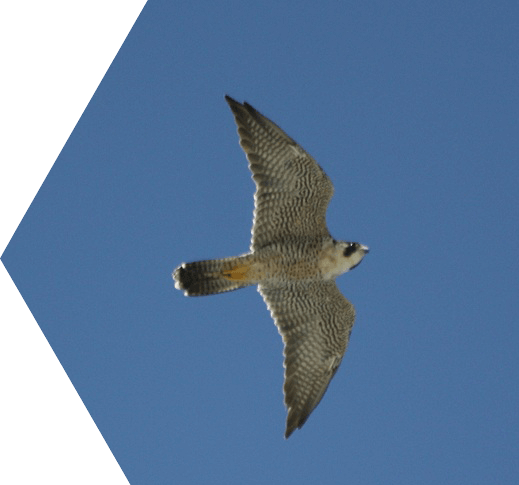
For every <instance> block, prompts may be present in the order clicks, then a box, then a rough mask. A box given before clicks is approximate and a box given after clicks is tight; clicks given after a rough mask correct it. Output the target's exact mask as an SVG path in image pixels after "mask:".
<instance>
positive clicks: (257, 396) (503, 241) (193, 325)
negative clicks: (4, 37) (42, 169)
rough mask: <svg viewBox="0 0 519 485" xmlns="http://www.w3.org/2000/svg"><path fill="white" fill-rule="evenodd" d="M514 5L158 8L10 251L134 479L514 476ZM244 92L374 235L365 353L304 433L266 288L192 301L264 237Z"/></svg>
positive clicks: (344, 285) (337, 220)
mask: <svg viewBox="0 0 519 485" xmlns="http://www.w3.org/2000/svg"><path fill="white" fill-rule="evenodd" d="M518 14H519V7H518V6H517V5H516V4H515V2H504V1H503V2H497V3H496V2H455V3H454V4H453V3H452V2H435V3H434V4H431V2H413V3H409V2H391V4H390V3H388V2H381V1H377V2H370V3H366V2H364V3H351V2H345V3H338V2H322V3H320V4H319V5H318V6H317V4H315V2H282V3H279V2H264V3H262V4H261V5H259V4H258V5H256V4H254V5H253V4H252V3H245V2H218V3H216V2H215V3H209V2H199V3H194V4H190V5H188V4H184V5H177V4H175V5H174V4H173V3H172V2H166V1H150V2H148V3H147V4H146V6H145V7H144V9H143V11H142V12H141V14H140V16H139V18H138V19H137V21H136V23H135V25H134V26H133V28H132V29H131V31H130V32H129V34H128V37H127V38H126V40H125V41H124V44H122V46H121V48H120V50H119V52H118V53H117V55H116V57H115V59H114V60H113V62H112V64H111V65H110V67H109V69H108V71H107V72H106V75H104V77H103V78H102V73H101V74H100V75H99V79H98V80H97V82H100V84H99V86H98V87H97V89H96V90H95V88H96V85H93V88H92V89H91V90H90V91H89V92H87V96H91V95H93V96H92V98H91V100H90V102H89V103H88V106H86V103H85V106H86V109H85V111H84V113H83V114H82V116H81V117H80V119H79V121H78V122H77V124H76V125H75V128H74V129H73V131H72V133H71V134H70V137H69V138H68V140H67V139H66V136H65V138H64V139H63V142H64V141H65V140H66V143H65V144H64V146H63V149H62V150H61V152H59V156H58V157H57V159H56V161H55V164H54V166H53V167H52V170H51V171H50V173H49V174H48V176H47V178H46V179H45V182H44V183H43V185H42V187H41V189H40V190H39V191H38V193H37V195H36V197H35V199H34V201H33V202H32V204H31V206H30V208H29V210H28V211H27V213H26V214H25V216H24V218H23V220H22V221H21V223H20V225H19V226H18V228H17V230H16V232H15V233H14V235H13V236H12V239H11V240H10V242H9V245H8V246H7V248H6V250H5V252H4V253H3V255H2V262H3V264H4V265H5V267H6V269H7V271H8V272H9V275H10V276H11V278H12V280H13V281H14V283H15V285H16V287H17V288H18V290H19V291H20V293H21V295H22V296H23V298H24V300H25V303H26V304H27V306H28V308H29V309H30V311H31V312H32V315H33V316H34V318H35V319H36V321H37V323H38V325H39V328H41V330H42V332H43V335H44V336H45V338H46V339H47V341H48V343H49V344H50V346H51V348H52V350H53V351H54V352H55V354H56V356H57V358H58V359H59V362H60V363H61V365H62V366H63V368H64V370H65V372H66V374H67V375H68V378H69V379H70V381H71V382H72V384H73V386H74V387H75V389H76V391H77V393H78V394H79V397H80V398H81V400H82V401H83V403H84V405H85V406H86V409H87V410H88V412H89V413H90V415H91V417H92V418H93V421H94V422H95V424H96V425H97V427H98V429H99V431H100V433H101V434H102V436H103V437H104V439H105V440H106V443H107V445H108V447H109V448H110V450H111V452H112V453H113V455H114V457H115V459H116V460H117V462H118V464H119V465H120V467H121V469H122V471H123V472H124V474H125V475H126V478H127V479H128V481H129V482H130V483H131V484H132V485H136V484H147V483H154V484H160V483H185V484H196V483H250V484H255V483H258V484H259V483H272V484H277V483H284V484H286V483H296V482H297V483H318V482H322V483H343V482H344V481H346V480H347V481H348V483H355V484H360V485H364V484H378V483H398V484H402V483H423V484H429V483H430V484H433V483H434V484H436V483H445V484H450V483H452V484H459V483H471V484H477V483H481V484H486V483H510V484H511V483H516V480H517V477H518V476H519V465H518V463H517V455H518V453H519V426H518V416H517V409H519V392H518V384H519V366H518V359H517V349H518V348H519V329H518V325H517V316H518V310H519V304H518V298H517V294H518V289H519V284H518V283H519V282H518V276H517V275H518V274H519V264H518V258H517V255H516V248H517V247H518V244H519V230H518V225H517V220H518V218H519V196H518V182H519V157H518V153H519V137H518V108H519V99H518V89H517V86H518V85H519V82H518V81H519V79H518V77H519V76H518V73H519V69H518V67H519V66H518V65H517V59H518V58H519V41H518V38H517V29H516V27H517V20H518ZM87 25H88V24H87ZM130 25H131V22H129V23H127V25H126V29H127V30H126V31H128V29H129V28H130ZM123 30H124V29H123ZM87 38H88V37H87ZM123 38H124V32H123V33H122V37H120V40H119V43H121V42H122V40H123ZM114 53H115V51H114ZM72 54H74V52H72ZM81 55H82V56H84V57H85V58H86V57H87V56H86V55H85V54H84V53H83V52H81ZM73 57H74V56H73ZM80 59H82V58H81V57H80ZM106 67H108V63H107V64H106V65H105V69H106ZM101 78H102V80H101ZM22 88H23V86H22ZM94 90H95V93H94ZM224 94H230V95H231V96H233V97H234V98H236V99H238V100H240V101H243V100H246V101H248V102H250V103H251V104H252V105H253V106H254V107H256V108H257V109H258V110H259V111H261V112H262V113H263V114H265V115H266V116H268V117H269V118H271V119H272V120H273V121H275V122H276V123H277V124H279V125H280V126H281V127H282V128H283V129H284V130H285V131H286V132H287V133H288V134H289V135H290V136H292V137H293V138H294V139H295V140H297V141H298V142H299V143H300V144H301V145H302V146H303V147H304V148H305V149H306V150H307V151H308V152H309V153H310V154H312V155H313V156H314V157H315V158H316V159H317V161H318V162H319V163H320V164H321V166H322V167H323V168H324V170H325V171H326V172H327V174H328V175H329V176H330V178H331V179H332V181H333V182H334V185H335V195H334V198H333V199H332V202H331V204H330V208H329V212H328V225H329V228H330V231H331V232H332V234H333V235H334V237H335V238H337V239H346V240H355V241H360V242H362V243H364V244H366V245H368V246H369V247H370V249H371V252H370V254H369V255H368V256H367V257H366V259H365V261H364V262H363V264H362V265H360V266H359V267H358V268H357V269H356V270H355V271H353V272H351V273H348V274H346V275H344V276H342V277H340V278H339V279H338V285H339V287H340V288H341V290H342V291H343V292H344V294H345V295H346V296H347V297H348V298H349V299H350V300H351V301H352V302H353V303H354V305H355V307H356V310H357V320H356V325H355V327H354V329H353V333H352V337H351V341H350V347H349V350H348V352H347V354H346V357H345V359H344V360H343V363H342V366H341V368H340V370H339V372H338V373H337V375H336V377H335V378H334V380H333V382H332V384H331V386H330V389H329V390H328V392H327V394H326V396H325V398H324V399H323V401H322V403H321V404H320V405H319V407H318V408H317V409H316V410H315V411H314V413H313V414H312V416H311V417H310V419H309V420H308V422H307V423H306V425H305V426H304V428H303V429H302V430H299V431H297V432H295V433H294V435H293V436H292V437H291V438H290V439H289V440H288V441H285V440H284V439H283V432H284V423H285V416H286V415H285V409H284V406H283V402H282V380H283V369H282V343H281V339H280V337H279V336H278V334H277V330H276V328H275V326H274V325H273V323H272V320H271V318H270V315H269V313H268V311H267V309H266V307H265V305H264V303H263V301H262V299H261V297H260V296H259V294H258V293H257V292H256V291H255V289H254V288H247V289H244V290H240V291H237V292H233V293H229V294H225V295H218V296H213V297H206V298H193V299H189V298H185V297H184V296H183V295H182V294H181V293H180V292H178V291H176V290H175V289H174V285H173V282H172V280H171V272H172V270H173V269H174V268H175V266H177V265H178V264H180V263H181V262H183V261H192V260H197V259H206V258H213V257H224V256H231V255H236V254H240V253H243V252H245V251H247V249H248V246H249V239H250V226H251V221H252V209H253V198H252V195H253V191H254V185H253V182H252V180H251V179H250V174H249V172H248V169H247V162H246V159H245V156H244V155H243V153H242V151H241V148H240V147H239V145H238V137H237V134H236V127H235V124H234V120H233V117H232V115H231V113H230V110H229V109H228V107H227V104H226V103H225V101H224V98H223V96H224ZM42 95H43V94H42ZM78 118H79V115H78ZM72 126H73V125H72ZM72 126H71V128H72ZM19 129H22V128H19ZM26 142H27V143H28V144H30V143H31V140H30V139H27V140H26ZM9 322H10V324H12V325H16V320H15V319H14V318H12V319H10V320H9ZM33 365H34V366H35V367H38V365H39V364H38V361H35V362H33ZM20 382H21V383H22V387H23V381H22V380H21V381H20ZM40 393H41V394H42V395H44V394H45V391H44V390H41V391H40ZM37 407H38V406H37V404H36V405H35V406H34V408H35V410H34V411H32V412H34V413H37ZM49 460H51V458H49ZM27 461H28V463H31V458H28V459H27ZM87 463H88V462H87ZM49 473H50V472H49ZM49 476H51V475H49Z"/></svg>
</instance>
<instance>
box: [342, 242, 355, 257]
mask: <svg viewBox="0 0 519 485" xmlns="http://www.w3.org/2000/svg"><path fill="white" fill-rule="evenodd" d="M356 250H357V247H356V246H355V243H350V244H349V246H347V247H346V248H345V249H344V257H345V258H347V257H348V256H349V255H350V254H352V253H354V252H355V251H356Z"/></svg>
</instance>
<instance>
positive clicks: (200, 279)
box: [173, 255, 255, 296]
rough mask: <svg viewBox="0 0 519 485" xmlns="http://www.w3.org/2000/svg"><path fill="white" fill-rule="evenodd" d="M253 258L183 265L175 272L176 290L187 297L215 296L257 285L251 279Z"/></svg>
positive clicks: (248, 256)
mask: <svg viewBox="0 0 519 485" xmlns="http://www.w3.org/2000/svg"><path fill="white" fill-rule="evenodd" d="M251 262H252V256H251V255H245V256H239V257H234V258H225V259H211V260H207V261H196V262H194V263H183V264H181V265H180V266H179V267H178V268H177V269H176V270H175V271H174V272H173V279H174V280H175V288H177V289H179V290H182V291H183V292H184V294H185V295H186V296H202V295H213V294H215V293H223V292H224V291H232V290H237V289H239V288H243V287H245V286H249V285H252V284H254V283H255V281H253V279H251V271H250V269H251Z"/></svg>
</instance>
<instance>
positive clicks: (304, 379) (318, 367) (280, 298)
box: [259, 281, 355, 438]
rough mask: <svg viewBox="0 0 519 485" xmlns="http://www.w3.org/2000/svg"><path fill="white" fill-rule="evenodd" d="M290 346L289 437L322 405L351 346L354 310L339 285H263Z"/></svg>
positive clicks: (286, 385) (287, 354)
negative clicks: (331, 381) (349, 342)
mask: <svg viewBox="0 0 519 485" xmlns="http://www.w3.org/2000/svg"><path fill="white" fill-rule="evenodd" d="M259 291H260V293H261V295H262V296H263V299H264V300H265V303H266V304H267V306H268V308H269V310H270V313H271V314H272V317H273V318H274V320H275V322H276V325H277V327H278V330H279V333H280V334H281V336H282V338H283V342H284V344H285V350H284V355H285V364H284V365H285V383H284V393H285V405H286V407H287V410H288V416H287V427H286V432H285V438H288V437H289V436H290V435H291V434H292V432H293V431H294V430H295V429H296V428H301V427H302V426H303V424H304V423H305V421H306V420H307V419H308V417H309V416H310V413H311V412H312V411H313V410H314V409H315V407H316V406H317V405H318V404H319V402H320V401H321V399H322V397H323V395H324V393H325V392H326V389H327V388H328V384H329V383H330V380H331V379H332V377H333V376H334V375H335V372H336V371H337V369H338V367H339V364H340V363H341V360H342V358H343V356H344V353H345V351H346V347H347V345H348V340H349V336H350V333H351V329H352V327H353V321H354V319H355V310H354V308H353V305H352V304H351V303H350V302H349V301H348V300H347V299H346V298H345V297H344V296H343V295H342V293H341V292H340V291H339V289H338V288H337V286H336V284H335V282H334V281H319V282H300V281H299V282H293V283H287V284H285V285H282V286H277V287H269V286H265V285H259Z"/></svg>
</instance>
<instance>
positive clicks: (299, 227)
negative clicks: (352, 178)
mask: <svg viewBox="0 0 519 485" xmlns="http://www.w3.org/2000/svg"><path fill="white" fill-rule="evenodd" d="M225 99H226V100H227V102H228V103H229V106H230V108H231V110H232V112H233V114H234V118H235V120H236V124H237V126H238V135H239V138H240V145H241V147H242V148H243V150H244V151H245V154H246V155H247V158H248V161H249V168H250V170H251V172H252V178H253V179H254V182H255V183H256V193H255V195H254V221H253V225H252V240H251V246H250V252H249V253H247V254H244V255H242V256H236V257H232V258H225V259H213V260H208V261H197V262H194V263H183V264H182V265H180V266H179V267H178V268H176V269H175V271H174V272H173V279H174V280H175V287H176V288H177V289H179V290H183V291H184V294H185V295H186V296H201V295H210V294H215V293H222V292H225V291H231V290H237V289H239V288H243V287H245V286H249V285H258V291H259V292H260V294H261V296H262V297H263V299H264V301H265V303H266V304H267V306H268V309H269V310H270V313H271V315H272V318H273V319H274V321H275V323H276V326H277V328H278V331H279V333H280V334H281V337H282V339H283V342H284V356H285V360H284V367H285V382H284V386H283V390H284V394H285V405H286V407H287V410H288V416H287V422H286V431H285V438H288V437H289V436H290V435H291V434H292V433H293V432H294V430H295V429H296V428H301V427H302V426H303V424H304V423H305V422H306V420H307V419H308V417H309V416H310V414H311V412H312V411H313V410H314V409H315V407H316V406H317V405H318V404H319V402H320V401H321V399H322V397H323V395H324V393H325V392H326V389H327V388H328V384H329V383H330V380H331V379H332V377H333V376H334V375H335V373H336V372H337V369H338V367H339V364H340V363H341V360H342V358H343V356H344V353H345V351H346V347H347V345H348V340H349V337H350V333H351V329H352V326H353V321H354V319H355V310H354V308H353V305H352V304H351V303H350V302H349V301H348V300H347V299H346V298H345V297H344V296H343V295H342V294H341V292H340V291H339V289H338V288H337V286H336V284H335V278H336V277H337V276H339V275H340V274H342V273H345V272H346V271H349V270H350V269H353V268H355V267H356V266H357V265H358V264H359V263H360V262H361V261H362V259H363V258H364V255H366V254H367V253H368V248H367V246H364V245H362V244H359V243H356V242H344V241H336V240H335V239H333V238H332V236H331V235H330V233H329V231H328V229H327V227H326V208H327V207H328V203H329V202H330V199H331V197H332V195H333V185H332V182H331V181H330V179H329V178H328V176H327V175H326V174H325V173H324V171H323V169H322V168H321V167H320V166H319V165H318V164H317V162H316V161H315V160H314V159H313V158H312V157H311V156H310V155H309V154H308V153H306V152H305V151H304V150H303V149H302V148H301V147H300V146H299V145H298V144H297V143H296V142H295V141H294V140H292V138H290V137H289V136H287V135H286V133H285V132H284V131H283V130H281V128H279V127H278V126H277V125H276V124H274V123H273V122H272V121H270V120H269V119H268V118H266V117H265V116H263V115H262V114H261V113H259V112H258V111H256V110H255V109H254V108H253V107H252V106H251V105H250V104H248V103H243V104H241V103H239V102H237V101H235V100H234V99H232V98H231V97H229V96H226V97H225Z"/></svg>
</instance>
